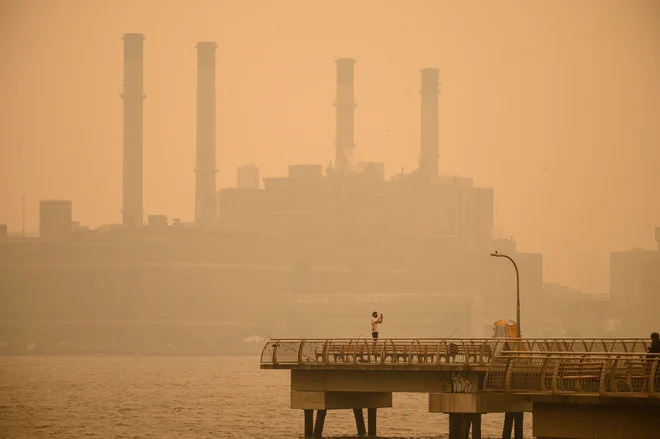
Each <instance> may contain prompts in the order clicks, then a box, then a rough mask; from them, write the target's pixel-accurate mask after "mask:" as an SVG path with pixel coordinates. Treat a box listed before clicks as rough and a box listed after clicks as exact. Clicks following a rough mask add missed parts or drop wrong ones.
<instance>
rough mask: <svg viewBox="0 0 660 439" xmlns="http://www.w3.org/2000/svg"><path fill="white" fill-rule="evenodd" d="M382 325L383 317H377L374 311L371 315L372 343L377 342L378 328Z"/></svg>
mask: <svg viewBox="0 0 660 439" xmlns="http://www.w3.org/2000/svg"><path fill="white" fill-rule="evenodd" d="M381 323H383V315H382V314H381V315H380V316H378V313H377V312H376V311H374V312H372V313H371V337H373V339H374V342H375V341H376V340H378V326H380V324H381Z"/></svg>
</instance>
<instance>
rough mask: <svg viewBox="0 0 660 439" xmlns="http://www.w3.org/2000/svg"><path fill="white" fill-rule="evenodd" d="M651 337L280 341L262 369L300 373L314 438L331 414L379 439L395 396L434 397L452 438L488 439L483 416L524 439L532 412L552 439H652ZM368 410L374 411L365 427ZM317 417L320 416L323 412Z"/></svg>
mask: <svg viewBox="0 0 660 439" xmlns="http://www.w3.org/2000/svg"><path fill="white" fill-rule="evenodd" d="M648 345H649V341H648V340H645V339H572V338H571V339H569V338H563V339H547V338H544V339H529V338H527V339H492V338H491V339H379V340H376V341H374V340H372V339H325V340H323V339H305V340H270V341H269V342H268V343H267V344H266V346H265V347H264V349H263V351H262V355H261V368H262V369H287V370H291V400H290V401H291V408H292V409H299V410H303V412H304V431H305V436H306V437H322V434H323V426H324V422H325V417H326V413H327V410H338V409H346V410H352V411H353V413H354V415H355V422H356V430H357V433H358V435H361V436H364V435H367V436H369V437H375V436H376V433H377V414H378V409H382V408H388V407H392V393H394V392H419V393H427V394H428V395H429V412H432V413H443V414H447V415H449V438H450V439H467V438H469V437H470V434H471V437H472V438H474V439H480V438H481V415H482V414H485V413H505V421H504V425H503V431H502V438H504V439H510V438H511V437H514V438H516V439H521V438H522V422H523V419H524V413H525V412H527V413H533V416H534V436H535V437H537V438H546V439H555V438H556V439H559V438H571V439H623V438H630V437H634V438H635V439H646V438H652V437H656V436H657V431H655V430H651V428H652V423H653V422H654V421H653V420H654V419H656V418H657V416H658V415H659V414H660V367H659V364H658V363H659V362H660V356H659V355H654V354H650V355H649V354H646V352H647V348H648ZM364 409H367V422H366V425H365V419H364ZM315 411H316V419H314V412H315Z"/></svg>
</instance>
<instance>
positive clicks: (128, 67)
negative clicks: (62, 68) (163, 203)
mask: <svg viewBox="0 0 660 439" xmlns="http://www.w3.org/2000/svg"><path fill="white" fill-rule="evenodd" d="M123 40H124V92H123V93H122V98H123V99H124V163H123V207H122V224H123V225H124V226H128V227H133V226H141V225H142V178H143V177H142V132H143V127H142V125H143V124H142V108H143V100H144V92H143V88H142V82H143V80H142V77H143V74H142V70H143V69H142V65H143V46H144V42H143V41H144V36H143V35H142V34H124V38H123Z"/></svg>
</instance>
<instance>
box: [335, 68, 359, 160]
mask: <svg viewBox="0 0 660 439" xmlns="http://www.w3.org/2000/svg"><path fill="white" fill-rule="evenodd" d="M335 63H337V100H336V102H335V108H336V109H337V110H336V112H337V121H336V130H337V131H336V142H335V148H336V157H335V164H336V166H337V167H338V168H340V169H347V168H348V167H349V165H350V162H351V157H352V155H353V150H354V149H355V141H354V133H355V121H354V114H355V107H356V106H357V105H356V104H355V84H354V79H353V78H354V73H353V66H354V64H355V60H354V59H350V58H340V59H338V60H336V61H335Z"/></svg>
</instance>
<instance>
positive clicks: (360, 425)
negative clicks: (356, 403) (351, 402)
mask: <svg viewBox="0 0 660 439" xmlns="http://www.w3.org/2000/svg"><path fill="white" fill-rule="evenodd" d="M353 414H354V415H355V426H356V427H357V434H358V435H359V436H364V435H365V434H367V429H366V428H365V426H364V413H363V412H362V409H353Z"/></svg>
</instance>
